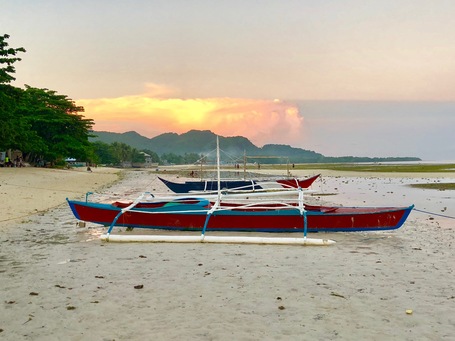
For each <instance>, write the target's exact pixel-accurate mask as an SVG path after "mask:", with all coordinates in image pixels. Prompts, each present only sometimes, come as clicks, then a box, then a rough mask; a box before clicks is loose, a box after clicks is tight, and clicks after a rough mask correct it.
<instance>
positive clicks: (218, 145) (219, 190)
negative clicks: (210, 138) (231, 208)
mask: <svg viewBox="0 0 455 341" xmlns="http://www.w3.org/2000/svg"><path fill="white" fill-rule="evenodd" d="M216 165H217V167H216V170H217V178H218V202H220V200H221V180H220V178H221V172H220V141H219V137H218V135H217V136H216Z"/></svg>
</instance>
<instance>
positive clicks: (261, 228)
mask: <svg viewBox="0 0 455 341" xmlns="http://www.w3.org/2000/svg"><path fill="white" fill-rule="evenodd" d="M68 202H69V204H70V207H71V209H72V211H73V213H74V215H75V216H76V218H78V219H79V220H83V221H88V222H94V223H99V224H102V225H106V226H109V225H111V224H112V223H113V222H114V221H115V224H114V225H115V226H127V227H138V228H152V229H166V230H196V231H200V230H202V228H203V227H204V224H205V222H206V219H207V217H208V215H207V213H208V210H209V208H208V207H203V206H196V207H194V208H175V209H173V210H168V211H167V212H158V211H157V209H156V208H151V209H147V208H145V207H144V206H143V208H140V209H136V208H133V209H131V210H129V211H125V212H124V213H121V209H120V208H119V207H116V206H114V205H109V204H96V203H85V202H79V201H68ZM412 209H413V206H409V207H398V208H396V207H388V208H387V207H386V208H358V207H352V208H349V207H308V210H307V211H305V214H304V215H301V214H300V211H299V210H298V209H297V208H296V209H279V210H277V209H276V208H273V207H270V208H258V209H239V208H231V209H228V210H219V211H215V212H213V213H212V214H210V215H209V217H208V224H207V231H257V232H300V231H304V226H305V221H306V226H307V231H308V232H319V231H326V232H331V231H333V232H336V231H375V230H391V229H397V228H399V227H400V226H402V225H403V223H404V222H405V220H406V219H407V217H408V215H409V213H410V212H411V210H412ZM116 218H117V220H115V219H116Z"/></svg>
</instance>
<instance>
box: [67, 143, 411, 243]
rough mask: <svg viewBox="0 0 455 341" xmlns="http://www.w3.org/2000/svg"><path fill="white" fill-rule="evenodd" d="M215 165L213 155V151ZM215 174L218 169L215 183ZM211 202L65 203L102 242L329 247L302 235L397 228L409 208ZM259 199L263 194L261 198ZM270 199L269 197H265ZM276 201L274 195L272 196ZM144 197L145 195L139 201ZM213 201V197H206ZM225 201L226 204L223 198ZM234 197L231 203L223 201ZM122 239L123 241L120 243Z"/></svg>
mask: <svg viewBox="0 0 455 341" xmlns="http://www.w3.org/2000/svg"><path fill="white" fill-rule="evenodd" d="M217 157H218V160H219V151H218V155H217ZM219 175H220V170H219V167H218V179H220V177H219ZM220 188H221V187H220V180H218V191H217V193H216V200H214V201H210V200H209V199H210V195H208V194H207V195H205V197H197V196H195V197H177V198H176V197H170V198H155V197H153V195H151V196H150V195H149V194H150V193H147V192H146V193H143V194H142V195H141V196H140V197H138V198H137V199H136V200H134V201H133V202H114V203H97V202H89V201H88V197H89V193H87V195H86V200H85V201H75V200H68V199H67V201H68V204H69V206H70V207H71V210H72V212H73V214H74V215H75V217H76V218H77V219H79V220H82V221H86V222H92V223H96V224H101V225H105V226H109V229H108V231H107V233H106V234H104V235H102V237H101V238H102V239H103V240H106V241H152V242H214V243H267V244H299V245H331V244H333V243H335V242H334V241H332V240H327V239H313V238H307V233H308V232H338V231H344V232H349V231H379V230H392V229H397V228H399V227H400V226H402V225H403V223H404V222H405V221H406V219H407V217H408V215H409V214H410V212H411V211H412V209H413V207H414V206H413V205H411V206H408V207H332V206H309V205H306V204H305V203H304V190H303V189H302V188H299V189H297V190H295V191H296V193H297V195H298V197H297V199H296V200H290V199H286V200H285V201H279V200H277V198H273V200H266V199H264V198H261V199H260V201H256V202H251V201H248V200H250V199H247V201H246V202H242V200H241V199H238V198H239V197H241V196H242V195H243V196H245V197H246V196H248V197H251V196H253V197H254V196H255V195H256V193H249V194H241V193H237V194H233V193H227V194H224V193H222V192H221V189H220ZM262 194H264V193H262ZM265 194H266V195H267V196H270V193H265ZM273 195H275V196H278V195H279V193H273ZM145 196H148V197H147V198H145V199H144V197H145ZM212 196H214V195H212ZM225 198H226V199H227V200H226V202H225V201H224V199H225ZM231 198H235V199H234V201H229V200H230V199H231ZM115 226H121V227H135V228H146V229H158V230H176V231H200V232H201V235H200V236H159V235H158V236H144V235H142V236H137V235H136V236H123V235H111V232H112V229H113V228H114V227H115ZM206 231H228V232H229V231H232V232H301V233H303V238H301V237H300V238H281V237H280V238H273V237H272V238H265V237H241V236H234V237H229V236H206V235H205V233H206ZM124 237H126V238H124Z"/></svg>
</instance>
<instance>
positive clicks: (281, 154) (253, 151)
mask: <svg viewBox="0 0 455 341" xmlns="http://www.w3.org/2000/svg"><path fill="white" fill-rule="evenodd" d="M92 135H93V136H92V137H90V142H95V141H101V142H104V143H107V144H111V143H114V142H119V143H125V144H127V145H129V146H131V147H133V148H136V149H138V150H150V151H153V152H155V153H157V154H158V155H163V154H167V153H173V154H176V155H184V154H190V153H196V154H206V153H209V152H212V151H214V150H215V149H216V136H217V135H216V134H215V133H213V132H211V131H209V130H190V131H188V132H186V133H183V134H177V133H164V134H161V135H158V136H155V137H153V138H147V137H145V136H142V135H140V134H138V133H137V132H135V131H129V132H125V133H112V132H106V131H94V132H92ZM219 142H220V149H222V150H223V151H224V152H225V153H228V154H230V155H232V156H236V157H240V156H243V155H247V156H248V157H250V158H251V157H254V156H257V157H258V158H259V157H267V159H265V160H261V163H283V160H282V159H283V158H287V159H288V160H289V162H292V163H316V162H385V161H420V159H419V158H415V157H398V158H397V157H388V158H376V157H353V156H344V157H327V156H324V155H322V154H320V153H317V152H315V151H311V150H306V149H302V148H295V147H291V146H289V145H282V144H266V145H264V146H263V147H257V146H255V145H254V144H253V143H252V142H251V141H250V140H248V139H247V138H245V137H243V136H233V137H223V136H219Z"/></svg>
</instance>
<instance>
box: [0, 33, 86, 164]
mask: <svg viewBox="0 0 455 341" xmlns="http://www.w3.org/2000/svg"><path fill="white" fill-rule="evenodd" d="M7 38H9V36H8V35H7V34H5V35H3V36H0V66H1V68H0V115H1V116H0V117H1V129H0V150H6V149H18V150H21V151H22V153H23V154H24V156H25V159H26V160H27V161H34V160H38V159H40V160H46V161H49V162H51V163H52V164H56V163H60V162H62V160H63V159H64V158H66V157H75V158H77V159H79V160H84V161H90V158H91V157H93V150H92V146H91V144H90V143H89V142H88V137H89V131H90V129H91V128H92V125H93V120H91V119H85V118H84V117H83V116H82V115H81V114H80V113H81V112H83V111H84V108H83V107H80V106H77V105H76V104H75V103H74V101H72V100H71V99H70V98H68V97H67V96H65V95H59V94H57V92H56V91H52V90H48V89H38V88H33V87H31V86H25V90H24V89H20V88H17V87H13V86H11V85H9V83H10V82H11V81H13V80H14V79H15V78H14V77H13V76H12V75H11V74H13V73H15V68H14V65H13V64H14V63H16V62H17V61H20V60H21V59H20V58H18V57H16V55H17V53H18V52H25V49H23V48H22V47H20V48H16V49H13V48H8V43H7V42H6V40H7Z"/></svg>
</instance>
